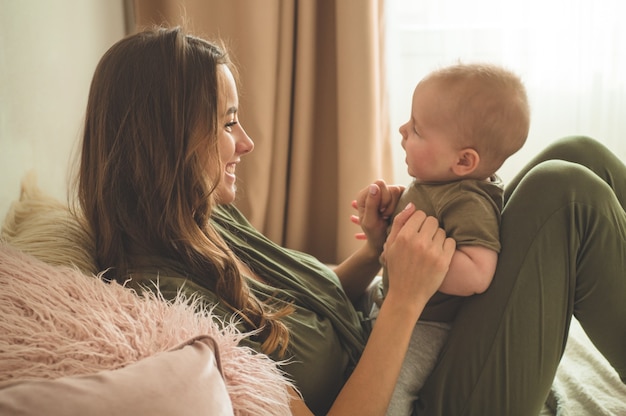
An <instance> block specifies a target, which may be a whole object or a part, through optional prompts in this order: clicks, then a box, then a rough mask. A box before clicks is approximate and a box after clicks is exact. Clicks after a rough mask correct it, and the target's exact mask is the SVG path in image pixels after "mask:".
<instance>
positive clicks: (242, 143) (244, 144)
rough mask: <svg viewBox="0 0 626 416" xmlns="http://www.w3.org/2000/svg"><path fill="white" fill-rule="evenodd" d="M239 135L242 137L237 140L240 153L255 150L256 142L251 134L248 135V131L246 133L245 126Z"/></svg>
mask: <svg viewBox="0 0 626 416" xmlns="http://www.w3.org/2000/svg"><path fill="white" fill-rule="evenodd" d="M240 126H241V125H240ZM239 136H240V137H239V138H238V140H237V151H238V153H241V154H245V153H250V152H251V151H252V150H254V142H253V141H252V139H251V138H250V136H248V133H246V131H245V130H244V129H243V127H241V131H240V135H239Z"/></svg>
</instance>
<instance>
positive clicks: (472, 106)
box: [420, 63, 530, 176]
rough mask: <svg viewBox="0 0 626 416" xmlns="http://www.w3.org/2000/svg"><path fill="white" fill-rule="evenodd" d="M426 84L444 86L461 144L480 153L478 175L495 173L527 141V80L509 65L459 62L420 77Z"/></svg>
mask: <svg viewBox="0 0 626 416" xmlns="http://www.w3.org/2000/svg"><path fill="white" fill-rule="evenodd" d="M425 83H436V85H437V86H441V87H443V88H440V89H441V93H440V94H445V95H446V98H447V99H448V102H450V103H452V104H451V106H450V108H449V111H450V115H451V119H452V120H454V123H453V127H455V128H456V130H455V133H456V137H457V138H458V140H459V142H458V145H460V146H462V147H464V148H465V147H471V148H473V149H474V150H476V151H477V152H478V154H479V155H480V158H481V161H480V164H479V166H478V168H477V172H476V173H477V175H479V176H490V175H493V174H494V173H495V172H496V171H497V170H498V169H499V168H500V166H502V164H503V163H504V161H505V160H506V159H507V158H508V157H510V156H511V155H512V154H514V153H515V152H517V151H518V150H519V149H521V147H522V146H523V145H524V143H525V142H526V138H527V137H528V131H529V128H530V106H529V104H528V97H527V94H526V88H525V86H524V84H523V83H522V81H521V79H520V77H519V76H518V75H516V74H515V73H513V72H511V71H510V70H508V69H506V68H504V67H501V66H498V65H494V64H485V63H473V64H462V63H459V64H455V65H452V66H447V67H444V68H441V69H438V70H435V71H433V72H431V73H430V74H429V75H427V76H426V77H425V78H424V79H422V80H421V81H420V84H425Z"/></svg>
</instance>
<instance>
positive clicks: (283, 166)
mask: <svg viewBox="0 0 626 416" xmlns="http://www.w3.org/2000/svg"><path fill="white" fill-rule="evenodd" d="M382 3H383V0H322V1H317V0H264V1H252V0H178V1H176V0H158V1H155V0H135V3H134V5H135V7H134V11H133V12H134V20H135V22H136V27H137V28H141V27H143V26H146V25H151V24H168V25H183V26H185V27H186V28H187V29H188V30H190V31H191V32H192V33H194V34H196V35H199V36H202V37H205V38H208V39H215V38H220V39H222V40H223V41H225V42H226V44H227V45H228V47H229V48H230V51H231V54H232V55H233V57H234V59H235V62H236V63H237V65H238V68H239V71H240V74H239V75H240V81H241V85H240V95H241V97H240V112H241V113H240V120H241V122H242V124H243V126H244V127H245V128H246V130H247V131H248V134H249V135H250V136H251V137H252V139H253V140H254V141H255V144H256V148H255V150H254V152H253V153H252V154H251V155H249V156H247V157H246V158H245V159H244V163H242V164H241V165H240V167H238V176H239V178H240V186H239V196H238V201H237V202H236V203H237V206H238V207H239V208H240V209H241V210H242V211H243V212H244V213H245V214H246V215H247V216H248V218H249V219H250V220H251V222H252V223H253V224H254V225H255V226H256V227H257V228H259V229H260V230H261V231H262V232H263V233H265V234H266V235H267V236H268V237H269V238H271V239H272V240H274V241H276V242H278V243H280V244H283V245H285V246H287V247H290V248H295V249H298V250H302V251H305V252H308V253H310V254H313V255H315V256H316V257H318V258H319V259H320V260H322V261H325V262H337V261H340V260H342V259H344V258H345V257H347V256H348V255H349V254H350V253H351V252H352V251H353V250H354V249H355V248H356V247H357V246H358V245H359V244H361V243H360V242H358V241H356V240H355V239H354V233H355V232H357V231H358V228H357V227H356V226H355V225H353V224H352V223H351V222H350V215H351V214H352V212H353V210H352V208H351V201H352V200H353V199H354V197H355V196H356V193H357V192H358V191H359V190H360V189H361V188H363V187H364V186H366V185H367V184H368V183H370V182H371V181H373V180H375V179H377V178H387V179H389V178H391V150H390V143H389V130H390V129H389V124H388V115H387V102H386V86H385V82H384V79H385V77H384V71H383V67H384V65H383V48H382V45H383V37H382V33H383V27H382V22H383V15H382V10H383V5H382Z"/></svg>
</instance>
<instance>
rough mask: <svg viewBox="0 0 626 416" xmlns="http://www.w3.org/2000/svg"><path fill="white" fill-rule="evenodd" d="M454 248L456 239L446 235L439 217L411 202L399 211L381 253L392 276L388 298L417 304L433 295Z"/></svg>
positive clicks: (389, 274) (382, 259)
mask: <svg viewBox="0 0 626 416" xmlns="http://www.w3.org/2000/svg"><path fill="white" fill-rule="evenodd" d="M455 249H456V242H455V241H454V240H453V239H452V238H448V237H446V233H445V231H444V230H443V229H441V228H440V227H439V222H438V221H437V219H436V218H434V217H428V216H426V214H425V213H424V212H423V211H416V210H415V207H414V206H413V204H409V205H408V206H407V207H406V208H405V209H404V210H403V211H402V212H400V213H399V214H398V215H396V217H395V219H394V221H393V225H392V227H391V232H390V233H389V236H388V237H387V241H386V242H385V246H384V251H383V254H382V255H381V263H382V264H384V265H385V266H386V267H387V272H388V276H389V291H388V294H387V298H388V297H390V296H391V297H394V298H395V300H394V301H401V302H415V303H416V304H421V303H422V302H424V301H427V300H428V299H430V297H431V296H432V295H433V294H434V293H435V292H436V291H437V289H439V286H441V283H442V282H443V279H444V277H445V276H446V273H447V272H448V268H449V267H450V261H451V260H452V255H453V254H454V251H455ZM416 298H418V299H416ZM385 302H386V301H385Z"/></svg>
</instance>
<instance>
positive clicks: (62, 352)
mask: <svg viewBox="0 0 626 416" xmlns="http://www.w3.org/2000/svg"><path fill="white" fill-rule="evenodd" d="M197 306H198V305H197V302H194V301H193V300H189V299H183V298H179V299H177V300H176V301H174V302H171V303H170V302H166V301H164V300H163V299H160V298H159V297H157V296H156V295H153V294H150V293H147V294H146V295H142V296H139V295H137V294H136V293H135V292H133V291H131V290H129V289H127V288H124V287H122V286H121V285H119V284H116V283H111V284H107V283H104V282H103V281H101V280H100V279H97V278H94V277H88V276H86V275H84V274H83V273H81V272H80V271H78V270H77V269H75V268H69V267H62V266H52V265H49V264H46V263H44V262H42V261H40V260H38V259H36V258H34V257H33V256H31V255H28V254H25V253H22V252H20V251H18V250H16V249H14V248H13V247H11V246H9V245H8V244H4V243H0V316H1V317H2V318H1V319H0V387H2V386H3V385H7V384H11V383H14V382H15V381H18V380H30V379H54V378H58V377H63V376H73V375H85V374H93V373H95V372H98V371H101V370H112V369H116V368H120V367H124V366H127V365H129V364H131V363H135V362H137V361H139V360H141V359H144V358H147V357H151V356H154V355H155V354H157V353H160V352H164V351H168V350H170V349H172V348H174V347H176V346H178V345H179V344H181V343H183V342H185V341H186V340H189V339H191V338H193V337H195V336H199V335H209V336H212V337H213V338H215V339H216V340H217V343H218V347H219V351H220V357H221V362H222V367H223V376H224V379H225V382H226V388H227V391H228V394H229V396H230V399H231V401H232V403H233V411H234V413H235V414H239V415H244V414H249V415H287V414H290V413H289V387H291V386H292V384H291V383H290V382H289V381H288V380H286V378H285V377H284V374H283V373H282V372H281V371H280V370H279V369H278V367H277V366H276V364H275V363H274V362H273V361H272V360H270V359H269V358H268V357H266V356H265V355H262V354H256V353H255V352H254V351H252V350H250V349H248V348H244V347H240V346H238V343H239V341H240V340H241V339H242V338H244V337H245V336H246V334H241V333H240V332H238V331H237V330H236V328H235V327H234V326H233V325H232V324H225V326H224V329H220V328H219V327H218V325H217V324H216V323H215V322H214V321H213V319H215V317H214V316H212V315H211V312H210V311H207V310H205V311H201V312H198V308H197ZM167 376H168V375H167V374H163V377H167Z"/></svg>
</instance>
